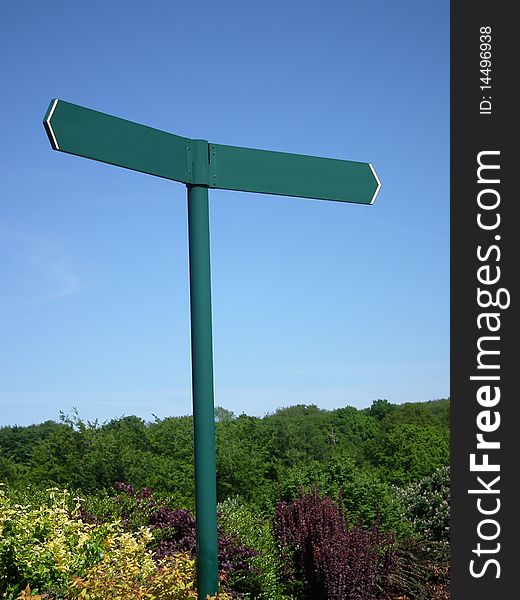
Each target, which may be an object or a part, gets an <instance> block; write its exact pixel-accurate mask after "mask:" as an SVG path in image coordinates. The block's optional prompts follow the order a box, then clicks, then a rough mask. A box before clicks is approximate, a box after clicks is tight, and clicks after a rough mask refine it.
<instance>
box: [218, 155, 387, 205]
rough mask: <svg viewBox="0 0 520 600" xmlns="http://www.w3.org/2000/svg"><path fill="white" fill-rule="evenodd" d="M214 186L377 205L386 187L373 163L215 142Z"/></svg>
mask: <svg viewBox="0 0 520 600" xmlns="http://www.w3.org/2000/svg"><path fill="white" fill-rule="evenodd" d="M210 172H211V173H212V174H213V178H212V181H211V184H210V185H211V187H216V188H221V189H225V190H239V191H244V192H258V193H263V194H277V195H280V196H299V197H301V198H317V199H321V200H338V201H340V202H354V203H358V204H372V203H373V202H374V200H375V199H376V196H377V194H378V192H379V188H380V187H381V183H380V181H379V178H378V177H377V175H376V172H375V170H374V168H373V167H372V165H371V164H370V163H363V162H354V161H349V160H338V159H334V158H319V157H316V156H305V155H302V154H288V153H285V152H272V151H269V150H253V149H251V148H238V147H236V146H223V145H219V144H210Z"/></svg>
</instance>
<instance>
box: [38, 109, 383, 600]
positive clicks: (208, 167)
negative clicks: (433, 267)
mask: <svg viewBox="0 0 520 600" xmlns="http://www.w3.org/2000/svg"><path fill="white" fill-rule="evenodd" d="M43 124H44V127H45V130H46V132H47V135H48V137H49V141H50V143H51V146H52V147H53V148H54V150H60V151H61V152H67V153H69V154H75V155H77V156H82V157H85V158H91V159H93V160H97V161H101V162H105V163H108V164H111V165H116V166H118V167H125V168H127V169H132V170H134V171H140V172H142V173H147V174H149V175H155V176H157V177H164V178H166V179H171V180H173V181H179V182H181V183H184V184H185V185H186V186H187V189H188V240H189V262H190V306H191V355H192V387H193V423H194V440H195V496H196V498H195V500H196V520H197V573H198V595H199V600H203V599H205V598H206V596H207V595H208V594H209V595H213V594H215V592H216V591H217V584H218V559H217V495H216V463H215V422H214V399H213V350H212V327H211V276H210V243H209V214H208V188H219V189H225V190H239V191H246V192H258V193H263V194H277V195H282V196H298V197H303V198H317V199H322V200H337V201H340V202H354V203H358V204H372V203H373V202H374V200H375V198H376V196H377V194H378V192H379V188H380V187H381V183H380V182H379V179H378V177H377V175H376V173H375V171H374V168H373V167H372V165H371V164H369V163H362V162H353V161H347V160H337V159H332V158H319V157H315V156H304V155H300V154H288V153H285V152H271V151H268V150H254V149H251V148H237V147H235V146H223V145H220V144H212V143H209V142H207V141H206V140H192V139H189V138H185V137H181V136H178V135H174V134H172V133H166V132H164V131H160V130H158V129H153V128H152V127H147V126H146V125H140V124H138V123H133V122H131V121H127V120H125V119H120V118H119V117H113V116H111V115H106V114H104V113H101V112H97V111H95V110H90V109H88V108H84V107H81V106H77V105H75V104H71V103H70V102H64V101H63V100H58V99H54V100H52V101H51V103H50V105H49V108H48V110H47V113H46V115H45V117H44V121H43Z"/></svg>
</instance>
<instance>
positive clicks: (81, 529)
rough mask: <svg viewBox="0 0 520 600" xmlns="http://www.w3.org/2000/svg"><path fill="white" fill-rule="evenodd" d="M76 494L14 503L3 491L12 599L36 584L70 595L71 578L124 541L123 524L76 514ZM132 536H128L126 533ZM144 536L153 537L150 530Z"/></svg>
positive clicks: (4, 548) (2, 561)
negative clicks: (93, 522)
mask: <svg viewBox="0 0 520 600" xmlns="http://www.w3.org/2000/svg"><path fill="white" fill-rule="evenodd" d="M70 504H71V498H70V494H69V493H68V492H60V491H58V490H56V489H50V490H48V492H47V497H46V498H45V502H44V503H42V504H25V505H20V504H16V503H13V501H12V500H11V498H10V497H9V496H8V495H7V494H6V493H5V491H4V490H1V491H0V593H2V594H4V597H8V598H10V597H12V596H13V595H14V594H16V593H17V592H20V591H21V590H22V589H24V588H25V587H26V585H27V584H30V586H31V588H32V589H33V590H34V591H38V592H40V593H53V594H58V595H60V594H64V592H65V590H66V588H67V585H68V581H69V580H70V578H71V577H72V576H73V575H76V574H78V573H81V572H82V571H84V570H85V569H88V568H89V567H91V566H93V565H94V564H95V563H96V562H98V561H99V560H101V559H102V558H103V556H105V555H106V554H107V553H108V554H110V548H118V546H119V545H120V543H122V542H123V541H124V540H123V538H122V537H121V536H122V535H123V532H122V530H121V527H120V525H119V524H118V523H117V522H108V523H104V524H102V525H99V526H92V525H88V524H86V523H83V522H82V521H81V520H79V519H78V518H77V516H78V512H77V511H78V509H79V507H76V508H75V510H74V511H73V512H72V513H71V512H70V510H69V506H70ZM125 535H126V534H125ZM138 535H139V536H148V537H149V536H150V534H149V533H147V532H146V531H145V530H143V531H142V532H139V534H138Z"/></svg>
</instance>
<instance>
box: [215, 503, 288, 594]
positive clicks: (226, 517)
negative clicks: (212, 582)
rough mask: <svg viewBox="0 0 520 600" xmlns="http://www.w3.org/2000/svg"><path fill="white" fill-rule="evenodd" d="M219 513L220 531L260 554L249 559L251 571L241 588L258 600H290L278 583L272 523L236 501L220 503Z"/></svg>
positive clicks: (278, 565)
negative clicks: (234, 536) (234, 537)
mask: <svg viewBox="0 0 520 600" xmlns="http://www.w3.org/2000/svg"><path fill="white" fill-rule="evenodd" d="M218 513H219V522H220V526H221V527H222V529H223V531H225V532H226V533H228V534H230V535H232V534H235V535H236V536H237V537H238V540H239V541H240V543H242V544H244V545H245V546H248V547H251V548H253V549H254V550H256V551H258V553H259V555H258V556H255V557H254V558H253V559H251V564H252V567H253V569H254V571H253V574H252V575H251V576H250V577H249V581H246V582H244V583H245V585H243V586H242V587H245V588H247V590H248V591H249V593H251V594H252V597H253V598H255V599H257V600H292V597H291V596H290V595H289V594H288V592H287V591H286V590H285V589H284V586H283V585H282V583H281V579H280V574H281V571H282V566H283V565H282V559H281V557H280V553H279V549H278V545H277V543H276V540H275V537H274V532H273V527H272V523H271V521H270V520H267V519H263V518H261V517H260V516H259V515H258V513H257V512H254V511H253V510H252V508H251V507H250V506H248V505H245V504H244V503H243V502H242V501H241V500H240V498H238V497H235V498H230V499H228V500H226V501H225V502H222V503H220V504H219V505H218ZM231 583H233V582H231Z"/></svg>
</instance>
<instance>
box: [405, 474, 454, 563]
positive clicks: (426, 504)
mask: <svg viewBox="0 0 520 600" xmlns="http://www.w3.org/2000/svg"><path fill="white" fill-rule="evenodd" d="M397 496H398V497H399V498H400V500H401V503H402V505H403V506H404V510H405V515H406V516H407V518H408V519H409V520H410V521H411V523H412V525H413V531H414V533H415V535H416V537H417V538H418V539H419V540H420V541H423V542H425V543H426V548H427V550H428V551H429V552H430V556H433V557H435V558H437V559H440V560H444V561H448V560H449V550H450V546H449V543H450V468H449V467H440V468H438V469H436V470H435V471H434V472H433V474H432V475H430V476H428V477H424V478H422V479H420V480H419V481H417V482H413V483H410V484H408V485H407V486H406V487H404V488H402V489H399V490H397Z"/></svg>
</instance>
